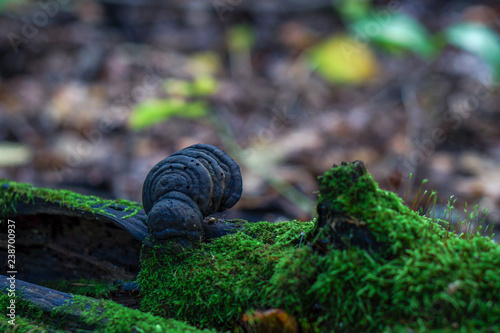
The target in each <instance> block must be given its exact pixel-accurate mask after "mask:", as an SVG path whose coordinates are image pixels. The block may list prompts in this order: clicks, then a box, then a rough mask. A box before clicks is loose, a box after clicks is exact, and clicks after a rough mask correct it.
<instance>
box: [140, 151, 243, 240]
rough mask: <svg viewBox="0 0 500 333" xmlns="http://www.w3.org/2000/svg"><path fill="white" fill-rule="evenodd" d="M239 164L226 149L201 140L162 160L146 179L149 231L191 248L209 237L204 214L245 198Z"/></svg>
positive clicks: (143, 192) (220, 209)
mask: <svg viewBox="0 0 500 333" xmlns="http://www.w3.org/2000/svg"><path fill="white" fill-rule="evenodd" d="M241 192H242V180H241V173H240V168H239V166H238V164H237V163H236V162H235V161H234V160H233V159H232V158H231V157H229V156H228V155H227V154H226V153H225V152H223V151H222V150H220V149H218V148H216V147H214V146H211V145H205V144H196V145H193V146H190V147H187V148H185V149H182V150H180V151H178V152H177V153H174V154H173V155H171V156H169V157H167V158H165V159H164V160H162V161H160V162H158V164H156V165H155V166H154V167H153V168H152V169H151V171H150V172H149V174H148V175H147V177H146V180H145V181H144V185H143V189H142V201H143V205H144V210H145V212H146V214H147V215H148V229H149V233H150V234H151V235H152V236H153V237H154V238H155V239H159V240H167V239H168V240H174V239H175V240H176V242H177V243H178V244H179V245H182V246H189V244H190V242H191V241H201V240H202V239H203V237H204V232H203V229H204V228H203V218H204V217H205V216H208V215H210V214H213V213H216V212H221V211H224V210H226V209H228V208H230V207H232V206H234V205H235V204H236V203H237V202H238V200H239V199H240V197H241Z"/></svg>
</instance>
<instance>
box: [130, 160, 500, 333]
mask: <svg viewBox="0 0 500 333" xmlns="http://www.w3.org/2000/svg"><path fill="white" fill-rule="evenodd" d="M320 190H321V192H320V196H319V201H318V206H317V207H318V214H319V217H318V222H319V223H318V224H317V225H315V222H310V223H302V222H296V221H292V222H282V223H276V224H272V223H267V222H261V223H256V224H252V225H246V226H244V228H243V230H242V231H241V232H239V233H237V234H233V235H228V236H224V237H221V238H219V239H214V240H212V241H211V242H209V243H206V244H203V245H202V246H201V247H200V248H198V249H190V250H188V251H185V252H183V253H180V254H177V255H170V254H167V253H166V252H165V251H164V249H163V248H162V247H161V246H157V247H154V248H151V247H143V250H142V257H141V266H142V268H141V272H140V275H139V283H140V285H141V287H142V290H143V294H144V298H143V301H142V310H144V311H151V312H152V313H153V314H156V315H159V316H163V317H171V318H175V319H179V320H186V321H188V322H189V323H191V324H201V325H203V326H204V327H215V328H218V329H230V328H231V327H233V325H234V323H235V322H237V321H238V319H239V318H241V316H242V315H243V314H244V313H245V312H247V311H252V310H254V309H268V308H281V309H284V310H286V311H287V312H288V313H289V314H291V315H293V316H294V317H295V318H297V319H298V322H299V324H300V325H301V327H302V329H303V330H304V331H309V330H314V331H321V332H327V331H335V332H368V331H371V332H381V331H384V332H406V329H408V328H410V329H415V330H417V331H432V330H436V331H439V332H446V331H451V330H455V329H460V330H461V331H473V332H497V331H500V322H499V321H498V318H500V246H499V245H498V244H495V243H494V242H493V241H492V240H491V239H490V238H488V237H482V236H479V235H470V234H468V235H462V236H457V235H456V234H454V233H452V232H449V231H447V230H445V229H444V228H443V227H442V226H441V224H440V221H437V220H432V219H430V218H427V217H425V216H421V215H419V214H418V213H417V212H415V211H412V210H410V209H409V208H408V207H407V206H405V205H404V204H403V202H402V200H401V199H400V198H399V197H398V196H397V195H396V194H394V193H391V192H388V191H384V190H381V189H379V188H378V185H377V184H376V183H375V181H374V180H373V178H372V177H371V175H370V174H368V173H367V172H366V169H365V167H364V165H363V164H362V163H360V162H355V163H353V164H342V165H340V166H334V167H333V168H332V169H331V170H330V171H328V172H327V173H326V174H325V175H324V176H323V177H322V178H321V181H320ZM304 234H305V237H304ZM303 237H304V239H303ZM304 244H305V245H304Z"/></svg>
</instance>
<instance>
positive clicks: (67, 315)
mask: <svg viewBox="0 0 500 333" xmlns="http://www.w3.org/2000/svg"><path fill="white" fill-rule="evenodd" d="M10 284H11V280H9V278H8V277H7V276H5V275H0V288H1V289H2V291H3V292H4V293H8V292H10ZM15 290H16V291H17V296H18V297H20V298H21V299H23V300H26V301H28V302H30V303H31V305H33V306H34V307H36V308H38V309H40V310H42V311H45V312H51V311H53V310H55V309H58V311H59V312H58V314H60V316H61V317H64V320H65V322H67V323H69V324H71V326H73V327H74V328H78V329H79V330H90V331H93V330H94V329H96V327H94V326H90V325H88V324H86V323H84V322H83V320H82V313H81V311H80V310H78V309H76V308H73V307H72V304H73V302H74V297H73V295H70V294H68V293H64V292H61V291H57V290H54V289H50V288H46V287H42V286H39V285H36V284H32V283H29V282H25V281H22V280H18V279H16V280H15ZM97 302H98V301H97V300H94V299H91V298H89V303H88V304H86V305H85V307H86V308H88V307H90V306H91V305H92V304H93V303H97ZM102 311H104V309H102Z"/></svg>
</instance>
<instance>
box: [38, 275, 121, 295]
mask: <svg viewBox="0 0 500 333" xmlns="http://www.w3.org/2000/svg"><path fill="white" fill-rule="evenodd" d="M38 284H39V285H41V286H44V287H47V288H51V289H55V290H58V291H62V292H65V293H71V294H75V295H83V296H89V297H95V298H101V297H103V298H106V297H108V296H109V294H110V293H111V292H112V291H114V290H117V289H118V284H114V283H113V282H109V281H100V280H87V279H78V280H50V281H42V282H40V283H38Z"/></svg>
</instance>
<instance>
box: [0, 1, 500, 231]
mask: <svg viewBox="0 0 500 333" xmlns="http://www.w3.org/2000/svg"><path fill="white" fill-rule="evenodd" d="M0 6H1V7H0V36H1V38H0V78H1V81H0V178H7V179H10V180H15V181H20V182H29V183H33V184H35V185H37V186H43V187H51V188H67V189H71V190H74V191H76V192H80V193H84V194H95V195H99V196H102V197H105V198H116V197H120V198H126V199H131V200H136V201H141V190H142V182H143V180H144V178H145V176H146V174H147V173H148V171H149V170H150V168H151V167H152V166H153V165H154V164H156V163H157V162H158V161H159V160H161V159H163V158H164V157H166V156H168V155H170V154H172V153H173V152H175V151H177V150H179V149H182V148H184V147H186V146H188V145H191V144H195V143H198V142H202V143H207V144H212V145H216V146H218V147H220V148H222V149H223V150H225V151H226V152H228V153H229V154H230V155H231V156H232V157H233V158H235V159H236V160H237V161H238V162H239V164H240V166H241V168H242V173H243V181H244V193H243V198H242V200H241V201H240V202H239V203H238V204H237V206H236V207H235V208H234V209H232V210H231V211H230V212H228V213H227V214H226V216H231V217H242V218H246V219H249V220H253V221H257V220H280V219H292V218H296V219H301V220H309V219H310V218H311V216H312V214H313V212H314V202H315V200H316V196H317V194H316V193H315V191H317V176H319V175H321V174H323V173H324V172H325V171H326V170H327V169H329V168H330V167H331V165H332V164H333V163H340V162H342V161H353V160H357V159H359V160H363V161H364V162H365V163H366V164H367V167H368V170H369V171H370V172H371V173H372V174H373V175H374V177H375V179H376V180H377V181H378V182H379V184H380V185H381V187H383V188H385V189H389V190H392V191H395V192H397V193H399V194H400V195H402V196H403V195H404V194H405V192H407V191H408V193H407V195H406V198H405V199H406V200H407V201H408V202H409V203H413V205H414V206H416V207H418V206H425V204H426V199H425V198H424V199H422V200H421V201H420V199H418V198H417V199H416V200H417V201H415V197H416V196H417V192H418V189H419V187H420V184H421V182H422V180H423V179H428V182H427V183H426V184H425V185H424V189H428V190H429V191H430V190H436V191H437V192H438V198H439V199H438V201H437V205H436V214H442V213H443V212H442V210H444V208H443V207H445V206H446V203H447V202H448V199H449V197H450V195H455V198H456V202H455V204H454V205H455V206H456V207H457V208H458V209H457V210H456V211H457V213H456V214H457V219H460V217H458V215H460V213H462V212H463V209H464V208H465V203H466V202H467V203H468V211H469V212H473V211H474V206H475V205H476V204H477V205H478V206H477V209H478V211H479V212H482V210H483V209H484V208H486V209H487V210H488V211H489V212H490V214H489V215H488V217H487V218H486V219H487V221H488V222H490V223H496V224H497V227H500V163H499V162H500V91H499V88H498V82H500V37H499V36H500V4H499V3H498V2H497V1H430V0H413V1H361V0H346V1H331V0H310V1H298V0H253V1H249V0H209V1H206V0H182V1H181V0H178V1H161V0H122V1H119V0H44V1H43V0H40V1H28V0H26V1H12V0H11V1H8V0H7V1H6V0H1V1H0ZM410 173H411V174H412V177H411V179H410ZM408 189H409V190H408ZM420 196H421V195H420ZM496 233H497V234H499V233H500V232H499V231H498V230H497V231H496Z"/></svg>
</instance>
